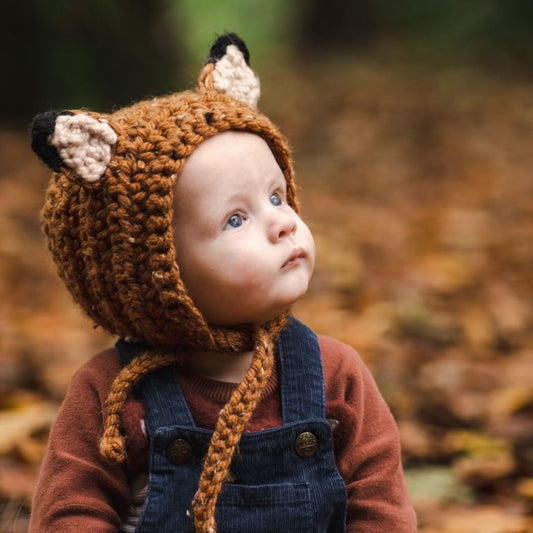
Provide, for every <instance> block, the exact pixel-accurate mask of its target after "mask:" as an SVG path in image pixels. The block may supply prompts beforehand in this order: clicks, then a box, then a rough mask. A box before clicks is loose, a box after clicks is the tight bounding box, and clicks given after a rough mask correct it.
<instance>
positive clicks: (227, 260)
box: [174, 132, 315, 326]
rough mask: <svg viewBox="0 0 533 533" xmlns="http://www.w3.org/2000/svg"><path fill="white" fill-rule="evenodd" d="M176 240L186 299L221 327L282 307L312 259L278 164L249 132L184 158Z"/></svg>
mask: <svg viewBox="0 0 533 533" xmlns="http://www.w3.org/2000/svg"><path fill="white" fill-rule="evenodd" d="M174 242H175V245H176V254H177V261H178V265H179V267H180V272H181V277H182V279H183V281H184V283H185V285H186V286H187V289H188V291H189V294H190V296H191V297H192V299H193V301H194V303H195V304H196V306H197V307H198V309H199V310H200V311H201V312H202V314H203V315H204V317H205V318H206V320H207V321H208V322H209V323H211V324H214V325H219V326H234V325H238V324H244V323H255V324H258V323H262V322H265V321H267V320H270V319H272V318H274V317H276V316H277V315H279V314H280V313H281V312H283V311H285V310H286V309H287V308H288V307H289V306H290V305H291V304H293V303H294V302H295V301H296V300H298V298H300V297H301V296H302V295H303V294H305V292H306V291H307V287H308V284H309V280H310V279H311V275H312V272H313V267H314V261H315V246H314V241H313V237H312V235H311V232H310V231H309V228H308V227H307V226H306V225H305V224H304V223H303V222H302V220H301V219H300V217H299V216H298V215H297V214H296V213H295V212H294V211H293V209H292V208H291V207H290V206H289V205H288V204H287V201H286V184H285V178H284V176H283V173H282V171H281V169H280V167H279V166H278V164H277V162H276V160H275V158H274V156H273V154H272V152H271V151H270V149H269V148H268V146H267V144H266V142H265V141H264V140H263V139H261V138H260V137H258V136H256V135H253V134H250V133H238V132H226V133H222V134H219V135H217V136H215V137H212V138H211V139H208V140H206V141H205V142H203V143H202V144H201V145H200V146H199V147H198V148H197V149H196V150H195V151H194V152H193V154H192V155H191V157H190V158H189V159H188V161H187V163H186V164H185V166H184V169H183V172H182V173H181V175H180V176H179V178H178V180H177V183H176V190H175V216H174Z"/></svg>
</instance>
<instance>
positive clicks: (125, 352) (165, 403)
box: [115, 339, 196, 435]
mask: <svg viewBox="0 0 533 533" xmlns="http://www.w3.org/2000/svg"><path fill="white" fill-rule="evenodd" d="M115 348H116V350H117V351H118V353H119V356H120V360H121V363H122V365H124V366H125V365H127V364H128V363H130V362H131V361H132V359H134V358H135V357H137V356H138V355H140V354H142V353H143V352H144V351H146V350H147V349H149V348H150V347H149V346H147V345H145V344H141V343H133V342H127V341H125V340H124V339H120V340H119V341H118V342H117V343H116V344H115ZM172 368H173V367H165V368H160V369H159V370H155V371H153V372H150V374H149V375H148V376H146V378H147V379H142V380H141V382H140V387H141V390H142V397H143V399H144V401H145V402H146V405H149V406H150V409H148V410H147V413H146V420H145V422H146V429H147V430H148V434H149V435H153V433H154V432H155V431H156V430H157V428H159V427H169V426H188V427H196V426H195V423H194V419H193V417H192V415H191V412H190V411H189V407H188V405H187V402H186V400H185V398H184V396H183V393H182V392H181V387H180V386H179V383H178V380H177V377H176V374H175V372H174V371H173V369H172Z"/></svg>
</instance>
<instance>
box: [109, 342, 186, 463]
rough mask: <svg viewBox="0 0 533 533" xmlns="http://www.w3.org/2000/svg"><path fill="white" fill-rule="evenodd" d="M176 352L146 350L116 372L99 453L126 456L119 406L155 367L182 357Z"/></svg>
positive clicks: (120, 459) (114, 459)
mask: <svg viewBox="0 0 533 533" xmlns="http://www.w3.org/2000/svg"><path fill="white" fill-rule="evenodd" d="M181 359H182V357H180V356H178V355H177V354H175V353H170V354H163V353H154V352H145V353H143V354H142V355H139V356H138V357H136V358H135V359H133V360H132V361H131V362H130V363H129V364H128V365H127V366H125V367H124V368H123V369H122V370H121V371H120V372H119V374H118V375H117V377H116V378H115V380H114V381H113V384H112V385H111V390H110V392H109V395H108V397H107V400H106V402H105V407H104V432H103V435H102V437H101V438H100V443H99V449H100V455H101V456H102V457H103V458H104V459H106V460H107V461H109V462H110V463H119V464H120V463H123V462H124V461H125V460H126V457H127V455H126V444H125V442H124V437H123V436H122V435H121V432H120V429H121V427H120V426H121V424H120V410H121V409H122V406H123V405H124V403H125V402H126V400H127V398H128V396H129V394H130V392H131V389H132V387H133V385H134V384H135V383H137V382H138V381H139V379H140V378H141V377H142V376H144V375H146V374H147V373H149V372H152V371H153V370H157V369H158V368H163V367H165V366H169V365H171V364H174V363H176V362H178V361H180V360H181Z"/></svg>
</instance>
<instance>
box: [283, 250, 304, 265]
mask: <svg viewBox="0 0 533 533" xmlns="http://www.w3.org/2000/svg"><path fill="white" fill-rule="evenodd" d="M305 256H306V253H305V250H304V249H303V248H296V249H294V250H293V251H292V253H291V255H289V257H288V258H287V260H286V261H285V263H283V265H282V266H281V268H284V267H286V266H289V265H291V264H292V263H294V261H296V260H297V259H303V258H305Z"/></svg>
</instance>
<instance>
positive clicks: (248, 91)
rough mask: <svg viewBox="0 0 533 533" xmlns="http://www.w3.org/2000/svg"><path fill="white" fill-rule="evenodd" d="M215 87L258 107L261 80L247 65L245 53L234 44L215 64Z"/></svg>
mask: <svg viewBox="0 0 533 533" xmlns="http://www.w3.org/2000/svg"><path fill="white" fill-rule="evenodd" d="M213 85H214V88H215V89H216V90H217V91H220V92H223V93H225V94H227V95H228V96H231V97H232V98H235V99H236V100H240V101H241V102H244V103H246V104H248V105H249V106H250V107H253V108H255V107H257V102H258V101H259V96H260V94H261V88H260V85H259V78H258V77H257V76H256V75H255V73H254V71H253V70H252V69H251V68H250V67H249V66H248V65H247V64H246V61H245V59H244V56H243V53H242V52H241V51H240V50H239V48H237V46H235V45H234V44H231V45H229V46H228V47H227V48H226V54H225V55H224V57H222V58H221V59H219V60H218V61H217V62H216V63H215V68H214V70H213Z"/></svg>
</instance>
